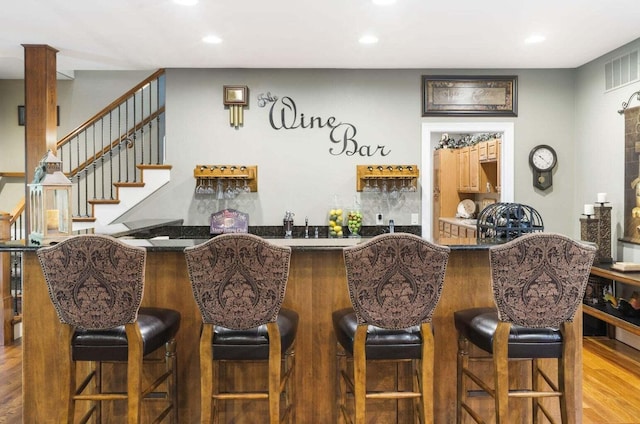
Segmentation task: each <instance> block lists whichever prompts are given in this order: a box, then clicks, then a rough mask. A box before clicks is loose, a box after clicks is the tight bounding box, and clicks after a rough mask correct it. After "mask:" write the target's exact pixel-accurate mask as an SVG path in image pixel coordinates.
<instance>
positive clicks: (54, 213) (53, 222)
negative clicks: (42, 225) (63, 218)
mask: <svg viewBox="0 0 640 424" xmlns="http://www.w3.org/2000/svg"><path fill="white" fill-rule="evenodd" d="M59 220H60V212H59V211H58V209H49V210H47V230H55V231H57V230H58V221H59Z"/></svg>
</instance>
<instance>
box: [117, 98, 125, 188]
mask: <svg viewBox="0 0 640 424" xmlns="http://www.w3.org/2000/svg"><path fill="white" fill-rule="evenodd" d="M120 106H121V104H120V105H118V181H122V141H123V140H122V112H121V111H120ZM125 140H126V139H125Z"/></svg>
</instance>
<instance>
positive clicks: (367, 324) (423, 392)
mask: <svg viewBox="0 0 640 424" xmlns="http://www.w3.org/2000/svg"><path fill="white" fill-rule="evenodd" d="M448 258H449V248H448V247H444V246H437V245H434V244H431V243H429V242H427V241H426V240H424V239H422V238H420V237H418V236H415V235H412V234H404V233H394V234H384V235H380V236H377V237H374V238H373V239H371V240H369V241H367V242H363V243H361V244H359V245H356V246H352V247H347V248H345V249H344V260H345V266H346V270H347V283H348V286H349V296H350V299H351V303H352V305H353V308H346V309H341V310H338V311H335V312H333V317H332V318H333V328H334V331H335V334H336V338H337V340H338V343H339V347H341V348H342V349H343V350H344V351H345V353H346V354H347V355H349V357H351V358H352V359H353V376H352V377H351V376H350V375H349V374H348V372H347V360H346V356H345V355H344V354H341V353H339V355H338V367H337V368H338V381H339V386H340V387H339V392H340V396H339V405H338V407H339V409H340V411H341V412H342V415H343V417H344V418H345V419H346V420H349V421H351V420H350V418H349V414H348V408H347V405H346V399H347V393H346V392H347V386H348V387H349V388H350V390H351V392H352V393H353V395H354V409H355V421H354V422H355V423H356V424H364V422H365V409H366V400H367V399H374V398H375V399H396V400H398V399H410V398H413V399H415V400H417V402H416V411H414V417H415V418H418V417H421V422H422V423H432V422H433V366H434V364H433V352H434V346H433V328H432V326H431V318H432V316H433V311H434V309H435V307H436V305H437V303H438V300H439V299H440V294H441V292H442V286H443V282H444V274H445V270H446V265H447V261H448ZM380 360H385V361H411V364H412V374H413V377H412V380H413V391H399V390H395V391H385V392H369V391H367V362H368V361H380Z"/></svg>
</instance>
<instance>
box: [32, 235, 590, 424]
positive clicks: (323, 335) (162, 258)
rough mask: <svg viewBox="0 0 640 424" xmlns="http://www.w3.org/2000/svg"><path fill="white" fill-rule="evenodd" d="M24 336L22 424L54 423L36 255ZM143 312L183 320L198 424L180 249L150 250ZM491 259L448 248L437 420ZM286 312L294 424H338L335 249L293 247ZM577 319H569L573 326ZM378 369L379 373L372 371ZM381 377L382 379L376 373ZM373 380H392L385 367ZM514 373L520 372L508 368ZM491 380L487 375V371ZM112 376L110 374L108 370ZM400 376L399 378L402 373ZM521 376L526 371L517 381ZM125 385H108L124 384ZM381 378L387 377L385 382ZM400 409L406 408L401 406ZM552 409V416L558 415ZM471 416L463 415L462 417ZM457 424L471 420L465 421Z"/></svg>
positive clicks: (184, 364)
mask: <svg viewBox="0 0 640 424" xmlns="http://www.w3.org/2000/svg"><path fill="white" fill-rule="evenodd" d="M24 269H25V273H24V320H23V325H24V327H23V328H24V335H23V355H24V361H23V395H24V397H23V400H24V410H23V414H24V415H23V416H24V422H26V423H36V422H37V423H56V424H57V420H56V419H55V416H54V411H56V410H57V408H59V407H60V404H59V400H58V398H57V397H56V395H55V394H56V393H60V392H61V390H62V387H61V381H60V376H59V375H58V373H57V372H56V369H57V366H56V363H57V361H58V360H59V359H60V358H59V354H58V350H57V344H58V343H60V338H59V337H58V334H59V324H58V319H57V317H56V314H55V311H54V309H53V307H52V306H51V302H50V300H49V297H48V294H47V289H46V284H45V282H44V278H43V275H42V272H41V270H40V266H39V264H38V261H37V258H36V255H35V252H34V251H33V250H31V251H26V252H25V254H24ZM143 304H144V305H149V306H150V305H154V306H159V307H168V308H174V309H177V310H179V311H180V312H181V314H182V322H181V328H180V332H179V334H178V364H179V365H178V366H179V383H178V384H179V403H180V422H181V423H189V424H192V423H196V422H199V416H200V410H199V409H200V407H199V399H200V394H199V384H200V382H199V358H198V337H199V332H200V316H199V312H198V310H197V306H196V304H195V301H194V300H193V296H192V293H191V286H190V283H189V279H188V275H187V269H186V263H185V260H184V254H183V252H182V249H176V250H168V251H167V250H165V251H149V254H148V257H147V267H146V285H145V292H144V300H143ZM492 304H493V300H492V297H491V291H490V274H489V261H488V251H487V250H486V249H482V248H476V249H456V248H455V247H454V248H453V250H452V252H451V255H450V258H449V263H448V267H447V272H446V277H445V285H444V290H443V293H442V297H441V300H440V303H439V305H438V307H437V309H436V311H435V315H434V321H433V323H434V331H435V382H434V385H435V389H434V396H435V399H434V405H435V422H436V423H442V424H450V423H452V422H455V396H456V352H457V338H456V332H455V328H454V325H453V312H454V311H456V310H458V309H463V308H469V307H476V306H490V305H492ZM285 306H286V307H288V308H291V309H295V310H296V311H297V312H298V313H299V314H300V327H299V328H298V337H297V340H296V346H295V347H296V370H295V390H296V393H295V403H296V412H295V421H294V422H295V423H304V424H307V423H309V424H310V423H317V424H327V423H336V422H338V414H337V410H336V407H335V397H336V391H335V387H336V379H335V353H336V340H335V335H334V333H333V328H332V324H331V312H332V311H333V310H336V309H339V308H343V307H348V306H350V301H349V296H348V291H347V283H346V276H345V269H344V261H343V258H342V249H340V248H334V249H330V248H329V249H327V248H323V249H314V248H295V247H294V249H293V255H292V262H291V269H290V278H289V283H288V286H287V293H286V298H285ZM580 317H581V313H580V314H578V316H577V317H576V318H577V319H579V320H580V323H579V324H580V328H581V318H580ZM577 337H579V338H580V340H579V341H578V346H579V347H580V348H579V349H578V356H577V357H576V361H578V362H577V363H579V364H581V359H582V357H581V356H582V349H581V347H582V342H581V337H582V334H579V335H577ZM370 369H377V367H370ZM579 369H580V372H579V375H577V376H576V380H577V382H578V385H579V387H578V393H577V397H578V399H577V400H578V403H577V404H578V415H579V416H578V417H577V422H580V421H581V415H582V409H581V405H582V402H581V399H582V386H581V381H582V372H581V367H579ZM380 370H382V371H380ZM379 371H380V373H381V374H382V375H380V377H385V378H390V377H391V376H389V375H386V376H385V374H393V372H395V371H393V370H391V373H389V372H388V369H385V368H384V367H382V368H380V369H379ZM514 371H515V373H516V374H521V371H523V369H521V368H514ZM487 372H489V370H488V371H487ZM114 373H117V371H114ZM399 373H400V375H401V377H403V376H404V374H403V373H402V372H401V371H399ZM522 374H523V373H522ZM263 375H264V373H263V372H262V371H260V370H258V369H257V368H255V367H252V366H249V367H241V368H233V369H229V370H228V371H226V372H225V377H226V378H227V379H228V380H230V381H231V382H232V383H234V384H239V385H241V386H249V385H251V384H254V383H257V384H262V383H264V382H265V379H264V378H263ZM122 379H123V377H122V376H121V375H120V376H119V377H118V376H116V377H114V380H122ZM383 379H384V378H383ZM405 402H406V401H405ZM477 402H479V403H480V404H481V405H482V409H483V410H484V411H485V415H486V416H487V417H488V418H491V417H492V413H491V412H490V411H491V409H492V406H493V404H492V401H491V400H489V399H487V398H478V400H477ZM515 405H516V407H515V408H512V409H513V410H514V417H513V421H511V422H525V421H524V420H525V418H526V416H527V415H528V412H527V407H526V404H525V403H516V404H515ZM405 406H406V404H401V405H400V407H397V405H396V404H395V402H393V401H391V402H386V403H381V402H374V403H372V404H371V407H369V404H368V408H369V409H368V411H369V412H370V415H369V416H370V419H368V420H367V421H368V422H371V423H378V422H399V423H405V422H409V418H408V417H406V416H405V415H402V414H404V413H405V410H406V409H407V408H406V407H405ZM266 408H267V405H266V402H262V403H255V402H254V403H253V404H251V405H247V404H246V403H234V404H233V405H230V406H229V407H228V408H227V409H226V417H225V418H226V421H223V422H233V423H236V424H237V423H252V424H254V423H261V422H265V420H266V418H265V417H266V410H267V409H266ZM555 409H557V408H552V410H555ZM109 411H110V412H109V414H110V416H109V420H107V421H108V422H113V423H119V422H123V421H122V416H121V415H119V414H122V413H123V410H122V408H120V407H114V408H111V409H109ZM467 418H468V417H467ZM464 422H469V421H467V420H466V418H465V421H464Z"/></svg>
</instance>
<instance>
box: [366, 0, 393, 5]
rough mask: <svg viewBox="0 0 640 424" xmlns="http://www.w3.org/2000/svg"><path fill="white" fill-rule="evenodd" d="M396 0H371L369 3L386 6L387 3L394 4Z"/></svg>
mask: <svg viewBox="0 0 640 424" xmlns="http://www.w3.org/2000/svg"><path fill="white" fill-rule="evenodd" d="M395 2H396V0H371V3H373V4H377V5H378V6H387V5H389V4H394V3H395Z"/></svg>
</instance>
